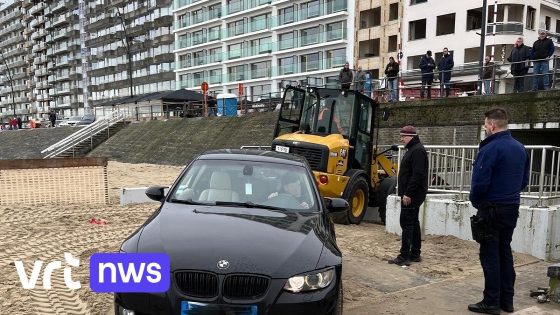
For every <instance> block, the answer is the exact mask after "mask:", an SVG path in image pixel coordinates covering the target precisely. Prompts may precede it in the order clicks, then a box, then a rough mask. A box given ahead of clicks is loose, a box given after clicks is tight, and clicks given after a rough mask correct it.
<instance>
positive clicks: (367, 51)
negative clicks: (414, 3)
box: [354, 0, 403, 79]
mask: <svg viewBox="0 0 560 315" xmlns="http://www.w3.org/2000/svg"><path fill="white" fill-rule="evenodd" d="M402 3H403V1H400V0H377V1H363V0H362V1H357V3H356V5H357V7H356V12H357V13H356V23H355V30H356V43H357V45H356V46H355V49H354V58H355V60H356V61H357V62H356V65H355V66H356V67H357V66H361V67H362V69H363V70H364V71H369V72H370V73H371V75H372V78H373V79H378V78H381V77H383V76H385V74H384V71H385V66H386V65H387V64H388V63H389V57H393V58H395V60H398V53H399V50H400V47H401V36H400V27H401V23H402V12H403V8H402Z"/></svg>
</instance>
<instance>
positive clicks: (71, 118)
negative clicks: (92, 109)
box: [70, 116, 82, 120]
mask: <svg viewBox="0 0 560 315" xmlns="http://www.w3.org/2000/svg"><path fill="white" fill-rule="evenodd" d="M70 120H82V116H72V117H70Z"/></svg>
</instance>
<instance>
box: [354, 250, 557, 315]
mask: <svg viewBox="0 0 560 315" xmlns="http://www.w3.org/2000/svg"><path fill="white" fill-rule="evenodd" d="M375 264H379V267H380V268H382V269H381V270H380V271H382V272H379V273H377V274H379V275H380V277H381V280H378V281H380V283H382V284H381V285H378V284H375V283H371V284H372V285H373V286H374V287H378V288H379V289H380V290H384V289H387V285H392V286H395V284H394V282H390V281H388V280H390V278H394V279H395V280H397V278H401V277H402V278H405V279H406V278H408V279H409V281H408V282H406V283H407V284H414V283H415V282H416V283H422V282H423V281H424V280H422V279H418V276H417V275H415V274H412V273H410V271H409V270H406V268H399V267H396V266H393V265H390V266H391V267H393V268H394V269H395V270H394V271H393V272H391V273H389V274H388V273H387V270H386V267H385V266H386V265H388V264H387V263H386V262H384V261H378V262H376V263H375ZM369 265H370V266H372V262H370V264H369ZM549 265H550V263H546V262H537V263H533V264H529V265H526V266H521V267H517V268H516V272H517V281H516V283H515V291H516V292H515V298H514V305H515V313H514V314H519V315H529V314H531V315H533V314H535V315H536V314H540V315H559V314H560V305H558V304H551V303H546V304H539V303H537V301H536V299H534V298H531V297H529V292H530V290H532V289H536V288H537V287H547V286H548V278H547V276H546V270H547V267H548V266H549ZM372 268H373V267H372ZM399 269H403V270H399ZM383 279H385V280H383ZM426 282H427V281H426ZM383 283H384V284H383ZM483 285H484V278H483V276H482V275H475V276H472V277H470V278H466V279H465V278H463V279H449V280H444V281H440V282H432V283H429V282H428V283H425V284H420V285H417V286H411V287H409V288H407V289H402V290H397V291H393V290H391V291H392V292H390V293H385V294H383V295H381V296H379V295H378V296H376V297H373V298H372V300H371V301H361V302H359V303H360V305H357V304H355V303H347V305H345V306H346V307H345V312H344V314H345V315H371V314H415V315H416V314H419V315H421V314H431V315H436V314H458V315H462V314H465V315H467V314H474V313H471V312H469V311H468V310H467V305H468V304H470V303H476V302H479V301H480V300H481V299H482V290H483ZM502 314H507V313H504V312H502Z"/></svg>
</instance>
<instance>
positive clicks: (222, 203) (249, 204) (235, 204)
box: [216, 201, 286, 210]
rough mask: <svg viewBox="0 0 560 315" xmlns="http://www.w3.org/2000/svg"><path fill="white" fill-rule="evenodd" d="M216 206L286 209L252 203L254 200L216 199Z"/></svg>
mask: <svg viewBox="0 0 560 315" xmlns="http://www.w3.org/2000/svg"><path fill="white" fill-rule="evenodd" d="M216 206H231V207H245V208H261V209H268V210H286V208H282V207H274V206H268V205H262V204H258V203H254V202H251V201H246V202H236V201H216Z"/></svg>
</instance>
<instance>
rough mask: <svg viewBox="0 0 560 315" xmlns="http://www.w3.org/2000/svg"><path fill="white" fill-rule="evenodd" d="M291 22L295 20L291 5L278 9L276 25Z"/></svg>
mask: <svg viewBox="0 0 560 315" xmlns="http://www.w3.org/2000/svg"><path fill="white" fill-rule="evenodd" d="M293 22H295V19H294V7H293V6H291V7H287V8H284V9H280V10H278V25H284V24H288V23H293Z"/></svg>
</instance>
